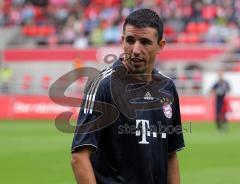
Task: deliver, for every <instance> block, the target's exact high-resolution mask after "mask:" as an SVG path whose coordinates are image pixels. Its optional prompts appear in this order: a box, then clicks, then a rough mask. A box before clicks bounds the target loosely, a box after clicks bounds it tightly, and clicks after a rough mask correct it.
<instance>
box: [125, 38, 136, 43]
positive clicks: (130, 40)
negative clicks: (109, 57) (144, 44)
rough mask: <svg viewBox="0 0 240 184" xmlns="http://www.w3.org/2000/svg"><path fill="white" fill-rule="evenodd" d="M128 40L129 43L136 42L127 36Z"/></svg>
mask: <svg viewBox="0 0 240 184" xmlns="http://www.w3.org/2000/svg"><path fill="white" fill-rule="evenodd" d="M126 41H127V43H129V44H134V39H131V38H127V39H126Z"/></svg>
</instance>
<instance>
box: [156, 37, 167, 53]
mask: <svg viewBox="0 0 240 184" xmlns="http://www.w3.org/2000/svg"><path fill="white" fill-rule="evenodd" d="M165 44H166V40H165V39H161V40H160V41H159V42H158V45H159V51H160V50H162V49H163V48H164V46H165Z"/></svg>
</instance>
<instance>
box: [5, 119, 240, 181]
mask: <svg viewBox="0 0 240 184" xmlns="http://www.w3.org/2000/svg"><path fill="white" fill-rule="evenodd" d="M190 126H191V127H190ZM190 128H191V132H190ZM184 129H185V142H186V148H185V149H184V150H182V151H181V152H179V160H180V168H181V180H182V184H193V183H194V184H208V183H211V184H239V183H240V124H231V125H230V130H229V132H228V133H221V134H220V133H217V132H216V130H215V127H214V125H213V124H210V123H192V124H190V123H186V124H184ZM72 136H73V134H69V133H68V134H66V133H61V132H59V131H58V130H57V129H56V128H55V126H54V123H53V122H50V121H3V120H2V121H0V183H1V184H16V183H18V184H73V183H75V180H74V176H73V174H72V170H71V166H70V146H71V141H72Z"/></svg>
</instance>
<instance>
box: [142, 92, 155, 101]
mask: <svg viewBox="0 0 240 184" xmlns="http://www.w3.org/2000/svg"><path fill="white" fill-rule="evenodd" d="M153 99H154V98H153V97H152V95H151V93H150V92H149V91H148V92H147V93H146V94H145V96H144V100H153Z"/></svg>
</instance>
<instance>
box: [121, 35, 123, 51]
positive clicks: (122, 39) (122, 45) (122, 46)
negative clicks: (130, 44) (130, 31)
mask: <svg viewBox="0 0 240 184" xmlns="http://www.w3.org/2000/svg"><path fill="white" fill-rule="evenodd" d="M123 43H124V35H122V37H121V44H122V48H123Z"/></svg>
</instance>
